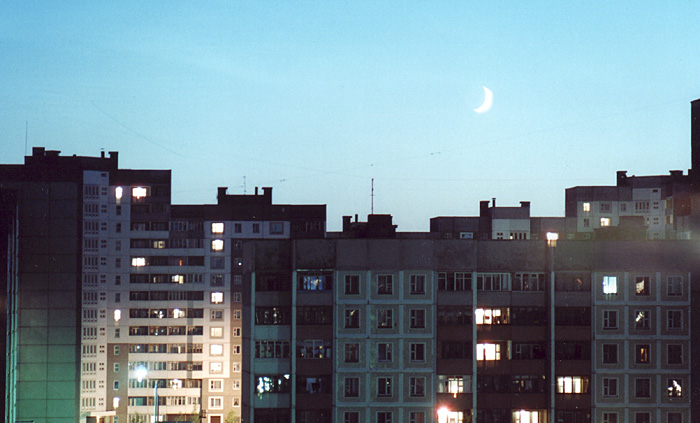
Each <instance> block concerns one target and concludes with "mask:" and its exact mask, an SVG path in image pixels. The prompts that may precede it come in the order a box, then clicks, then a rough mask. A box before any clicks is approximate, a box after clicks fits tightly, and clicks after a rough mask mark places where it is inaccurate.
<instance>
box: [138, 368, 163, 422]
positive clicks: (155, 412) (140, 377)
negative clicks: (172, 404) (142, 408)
mask: <svg viewBox="0 0 700 423" xmlns="http://www.w3.org/2000/svg"><path fill="white" fill-rule="evenodd" d="M147 375H148V370H147V369H146V368H145V367H138V368H136V380H138V381H139V383H140V382H142V381H143V379H144V378H145V377H146V376H147ZM157 421H158V381H155V382H154V383H153V423H156V422H157Z"/></svg>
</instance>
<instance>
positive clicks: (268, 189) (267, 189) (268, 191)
mask: <svg viewBox="0 0 700 423" xmlns="http://www.w3.org/2000/svg"><path fill="white" fill-rule="evenodd" d="M263 196H264V197H265V198H266V199H267V201H269V202H270V204H272V187H263Z"/></svg>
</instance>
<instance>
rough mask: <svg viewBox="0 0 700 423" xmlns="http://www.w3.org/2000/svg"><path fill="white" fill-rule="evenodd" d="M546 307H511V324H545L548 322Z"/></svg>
mask: <svg viewBox="0 0 700 423" xmlns="http://www.w3.org/2000/svg"><path fill="white" fill-rule="evenodd" d="M547 311H548V310H547V309H546V308H545V307H511V309H510V324H511V325H516V326H543V325H546V324H547V321H548V320H549V319H547Z"/></svg>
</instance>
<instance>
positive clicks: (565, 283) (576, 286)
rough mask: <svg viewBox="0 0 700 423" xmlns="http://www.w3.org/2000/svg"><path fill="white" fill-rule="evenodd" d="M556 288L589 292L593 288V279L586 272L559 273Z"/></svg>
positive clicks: (564, 290) (566, 290)
mask: <svg viewBox="0 0 700 423" xmlns="http://www.w3.org/2000/svg"><path fill="white" fill-rule="evenodd" d="M556 289H557V291H563V292H582V291H585V292H588V291H590V290H591V279H590V276H588V275H586V274H567V273H564V274H561V273H557V275H556Z"/></svg>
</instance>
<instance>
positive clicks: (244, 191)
mask: <svg viewBox="0 0 700 423" xmlns="http://www.w3.org/2000/svg"><path fill="white" fill-rule="evenodd" d="M245 193H246V190H245V176H244V177H243V195H245Z"/></svg>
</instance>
